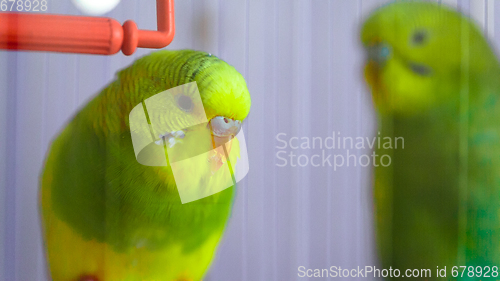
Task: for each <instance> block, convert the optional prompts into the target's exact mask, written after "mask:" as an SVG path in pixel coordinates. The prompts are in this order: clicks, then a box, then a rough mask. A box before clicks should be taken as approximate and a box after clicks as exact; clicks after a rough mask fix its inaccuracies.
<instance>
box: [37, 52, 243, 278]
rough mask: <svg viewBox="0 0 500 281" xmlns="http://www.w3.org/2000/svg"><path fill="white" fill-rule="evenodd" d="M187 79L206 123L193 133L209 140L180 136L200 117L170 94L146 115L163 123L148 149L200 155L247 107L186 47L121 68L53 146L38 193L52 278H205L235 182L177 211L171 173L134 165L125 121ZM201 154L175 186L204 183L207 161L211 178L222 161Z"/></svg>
mask: <svg viewBox="0 0 500 281" xmlns="http://www.w3.org/2000/svg"><path fill="white" fill-rule="evenodd" d="M190 82H196V84H195V85H197V87H198V90H199V96H200V97H201V102H202V103H203V104H202V107H203V108H202V109H201V110H204V113H205V114H206V116H203V118H206V120H207V121H208V125H207V124H204V125H203V126H199V127H200V128H201V127H203V129H205V130H209V131H208V132H209V133H208V135H207V134H199V133H197V132H196V131H195V130H191V129H180V128H188V127H190V124H193V123H192V121H193V120H195V119H197V118H199V116H197V114H198V115H199V113H200V111H199V108H197V104H196V102H195V100H194V98H193V97H192V95H191V94H190V93H178V95H177V96H176V99H175V100H174V101H173V102H171V103H167V104H163V105H158V106H157V107H156V108H155V110H156V111H155V112H153V113H151V112H150V116H148V118H149V119H148V123H149V124H159V125H160V126H161V130H159V131H158V132H157V133H158V136H154V137H157V141H156V142H153V143H152V147H154V146H155V147H162V146H163V145H165V146H168V147H169V148H174V147H175V148H178V149H177V150H176V151H177V155H174V154H172V155H170V154H169V155H168V157H169V158H170V157H182V156H186V155H181V151H183V152H184V153H185V154H186V153H187V154H189V155H192V154H193V151H205V152H208V151H210V150H212V149H214V147H215V146H219V145H221V144H224V143H226V142H228V141H230V140H231V138H232V137H234V136H235V135H236V134H237V133H238V131H239V130H240V129H241V123H242V122H243V121H244V119H245V118H246V117H247V115H248V113H249V111H250V105H251V100H250V95H249V92H248V89H247V86H246V83H245V80H244V78H243V77H242V75H241V74H240V73H238V72H237V71H236V70H235V69H234V68H233V67H232V66H230V65H228V64H227V63H225V62H224V61H222V60H221V59H219V58H217V57H215V56H213V55H211V54H208V53H204V52H198V51H192V50H182V51H167V50H162V51H157V52H154V53H151V54H150V55H147V56H145V57H143V58H140V59H138V60H137V61H135V62H134V63H133V64H132V65H131V66H129V67H128V68H125V69H123V70H121V71H120V72H118V73H117V78H116V80H115V81H113V82H112V83H111V84H109V85H108V86H107V87H106V88H105V89H103V90H102V91H101V93H100V94H98V95H97V96H96V97H95V98H93V99H92V100H91V101H90V102H89V103H88V104H87V105H86V106H85V107H83V108H82V109H81V110H80V111H79V112H78V113H77V114H76V115H75V116H74V117H73V119H72V120H71V121H70V122H69V123H68V125H67V126H66V127H65V128H64V129H63V130H62V132H61V133H60V135H59V136H58V137H57V138H56V139H55V140H54V141H53V143H52V145H51V148H50V150H49V152H48V154H47V158H46V161H45V166H44V170H43V173H42V178H41V189H40V205H41V211H42V219H43V233H44V241H45V246H46V255H47V261H48V265H49V268H50V275H51V278H52V280H54V281H66V280H67V281H70V280H71V281H75V280H78V281H80V280H92V281H115V280H116V281H118V280H120V281H128V280H130V281H132V280H155V281H161V280H200V279H202V278H203V276H204V275H205V273H206V271H207V269H208V268H209V266H210V263H211V261H212V258H213V257H214V253H215V251H216V248H217V245H218V243H219V241H220V238H221V236H222V234H223V232H224V229H225V226H226V223H227V220H228V218H229V216H230V214H231V208H232V204H233V200H234V194H235V185H232V186H230V187H229V188H226V189H224V190H222V191H221V192H218V193H215V194H213V195H210V196H207V197H204V198H202V199H199V200H195V201H192V202H189V203H186V204H182V202H181V198H180V195H179V192H178V190H177V186H176V182H177V184H178V183H179V179H177V175H176V179H175V180H174V176H173V174H172V169H173V167H171V166H170V165H165V166H154V165H149V166H148V165H142V164H141V163H139V161H138V160H140V158H139V156H138V158H137V159H136V155H135V154H134V147H133V142H132V137H131V129H130V128H131V127H130V122H131V121H130V120H129V114H130V113H131V110H132V109H133V108H134V107H136V106H137V105H140V104H141V103H142V104H143V105H144V101H146V102H147V101H148V98H151V97H153V96H155V95H156V94H158V93H161V92H164V91H165V90H168V89H172V88H175V87H178V86H180V85H184V84H187V83H190ZM150 100H151V99H150ZM205 114H204V115H205ZM149 121H150V122H149ZM145 127H147V124H146V126H145ZM207 128H208V129H207ZM210 132H211V133H210ZM200 136H204V137H200ZM160 140H161V141H160ZM234 140H236V139H234ZM162 142H163V143H162ZM230 143H231V145H230V146H229V145H228V147H229V148H228V149H227V153H228V154H226V155H227V156H228V159H226V160H227V161H228V162H229V161H230V162H231V163H236V162H238V159H239V157H240V155H239V154H240V146H239V142H238V141H230ZM223 147H225V146H223ZM224 149H225V148H224ZM214 151H215V150H214ZM208 155H209V156H207V157H205V158H203V159H201V160H199V161H198V163H197V165H198V164H199V165H200V166H194V167H192V168H191V167H190V169H189V170H185V171H183V173H184V174H181V177H183V180H186V181H187V182H189V183H191V182H192V183H196V184H203V182H202V180H203V179H202V178H201V177H200V176H199V175H198V173H197V172H198V170H199V169H201V165H202V164H203V165H204V166H203V167H205V166H207V165H206V163H207V162H212V164H211V166H210V167H211V168H212V172H214V171H217V170H218V169H219V168H220V166H221V165H222V164H221V163H222V162H225V160H224V159H223V157H221V156H220V155H219V154H217V153H208ZM160 156H161V155H160ZM164 156H165V154H163V157H164ZM214 159H215V160H214ZM215 162H217V163H215ZM193 163H195V164H196V162H193ZM214 163H215V164H214ZM210 167H209V168H210ZM215 180H217V178H216V179H215Z"/></svg>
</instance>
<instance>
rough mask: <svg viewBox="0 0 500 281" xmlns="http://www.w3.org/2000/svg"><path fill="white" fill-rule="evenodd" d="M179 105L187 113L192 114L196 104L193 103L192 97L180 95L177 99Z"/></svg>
mask: <svg viewBox="0 0 500 281" xmlns="http://www.w3.org/2000/svg"><path fill="white" fill-rule="evenodd" d="M177 105H178V106H179V108H180V109H182V110H183V111H186V112H190V111H191V110H193V107H194V104H193V101H192V100H191V98H190V97H188V96H186V95H180V96H179V97H178V98H177Z"/></svg>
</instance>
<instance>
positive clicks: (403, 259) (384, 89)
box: [361, 1, 500, 280]
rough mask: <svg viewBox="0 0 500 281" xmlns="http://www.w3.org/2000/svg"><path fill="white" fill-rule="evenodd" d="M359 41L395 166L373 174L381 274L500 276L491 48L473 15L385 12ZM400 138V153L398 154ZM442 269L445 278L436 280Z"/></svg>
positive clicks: (431, 6)
mask: <svg viewBox="0 0 500 281" xmlns="http://www.w3.org/2000/svg"><path fill="white" fill-rule="evenodd" d="M361 38H362V43H363V45H364V47H365V49H366V52H367V62H366V64H365V79H366V81H367V83H368V85H369V87H370V88H371V91H372V98H373V101H374V104H375V107H376V109H377V115H378V126H379V131H380V136H381V137H390V138H391V139H392V140H393V142H392V145H385V146H382V147H378V148H377V154H378V155H383V154H387V155H389V156H390V157H391V164H390V165H389V166H388V167H383V166H382V165H378V167H376V168H375V175H374V185H375V187H374V198H375V227H376V241H377V246H378V253H379V256H380V258H381V263H382V266H383V268H387V269H389V267H392V268H393V269H399V270H400V273H401V277H404V276H403V275H405V273H406V272H405V271H406V270H407V269H410V270H413V269H418V270H419V271H420V270H421V269H430V270H431V271H430V273H431V275H430V276H429V275H428V276H427V277H426V276H423V274H422V271H420V273H419V274H418V275H420V276H419V278H418V280H451V279H453V280H488V279H489V278H491V279H495V280H496V279H500V278H499V277H498V276H499V268H498V267H499V266H500V100H499V98H500V65H499V62H498V59H497V57H496V55H495V52H494V51H493V49H492V47H491V46H490V45H489V44H488V41H487V40H486V39H485V38H484V36H483V33H482V32H481V31H480V30H479V28H477V27H476V25H475V24H474V23H473V22H472V21H471V20H470V19H469V18H467V17H465V16H463V15H462V14H460V13H458V12H456V11H454V10H452V9H451V8H448V7H446V6H444V5H443V6H442V5H440V4H438V3H437V2H423V1H422V2H421V1H398V2H395V3H391V4H388V5H385V6H382V7H380V8H379V9H377V10H375V11H374V12H373V13H372V14H371V15H370V16H369V17H368V19H367V20H366V22H365V23H364V25H363V27H362V30H361ZM400 137H402V138H403V139H404V143H403V145H404V147H401V142H400V143H399V144H400V146H399V147H397V148H396V147H395V145H394V144H395V142H394V139H395V138H400ZM386 164H387V163H386ZM445 266H446V277H444V276H443V275H442V274H440V275H439V277H438V274H437V270H438V269H443V268H444V267H445ZM454 266H457V267H458V268H454ZM460 266H467V267H466V268H463V267H462V268H460ZM438 267H439V268H438ZM455 270H456V271H455ZM408 273H409V274H411V272H408ZM415 275H417V274H416V272H415ZM413 276H414V275H413ZM393 277H396V276H393ZM488 277H489V278H488ZM495 277H497V278H495ZM388 278H389V277H388ZM405 279H407V277H405Z"/></svg>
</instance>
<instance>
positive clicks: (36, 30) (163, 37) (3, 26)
mask: <svg viewBox="0 0 500 281" xmlns="http://www.w3.org/2000/svg"><path fill="white" fill-rule="evenodd" d="M156 16H157V21H158V31H153V30H139V29H138V28H137V25H136V24H135V22H134V21H132V20H128V21H126V22H125V23H124V24H123V27H122V26H121V25H120V23H119V22H118V21H116V20H114V19H111V18H102V17H81V16H63V15H41V14H29V13H0V49H11V50H30V51H49V52H65V53H84V54H99V55H112V54H116V53H117V52H118V51H120V49H121V50H122V51H123V53H124V54H125V55H127V56H129V55H131V54H133V53H134V52H135V50H136V49H137V47H141V48H157V49H158V48H163V47H165V46H167V45H168V44H170V42H172V39H173V38H174V33H175V22H174V0H157V1H156Z"/></svg>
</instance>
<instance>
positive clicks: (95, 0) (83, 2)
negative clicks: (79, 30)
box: [72, 0, 120, 16]
mask: <svg viewBox="0 0 500 281" xmlns="http://www.w3.org/2000/svg"><path fill="white" fill-rule="evenodd" d="M72 1H73V4H75V6H76V7H77V8H78V9H79V10H80V11H82V12H83V13H84V14H87V15H92V16H99V15H102V14H105V13H107V12H109V11H111V10H113V9H114V8H115V7H116V5H118V3H120V0H72Z"/></svg>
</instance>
